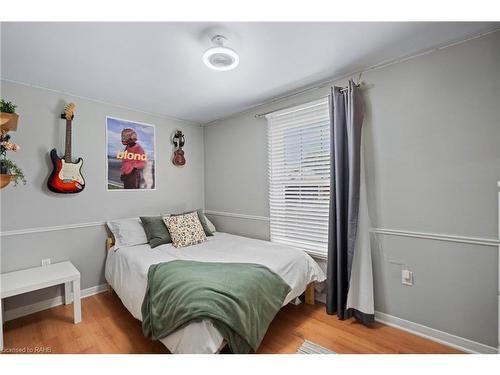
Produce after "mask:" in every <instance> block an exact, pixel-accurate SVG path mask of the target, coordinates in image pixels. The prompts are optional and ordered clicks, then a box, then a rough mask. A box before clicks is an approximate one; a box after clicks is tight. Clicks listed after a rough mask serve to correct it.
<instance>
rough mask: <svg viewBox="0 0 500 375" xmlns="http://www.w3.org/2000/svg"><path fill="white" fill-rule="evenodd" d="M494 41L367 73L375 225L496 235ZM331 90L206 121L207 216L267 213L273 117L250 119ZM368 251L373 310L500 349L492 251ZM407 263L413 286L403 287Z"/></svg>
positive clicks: (435, 244) (237, 225)
mask: <svg viewBox="0 0 500 375" xmlns="http://www.w3.org/2000/svg"><path fill="white" fill-rule="evenodd" d="M499 46H500V33H495V34H492V35H489V36H485V37H482V38H479V39H475V40H472V41H468V42H465V43H463V44H460V45H456V46H452V47H449V48H446V49H443V50H440V51H437V52H434V53H431V54H428V55H424V56H420V57H417V58H415V59H412V60H409V61H406V62H404V63H399V64H395V65H392V66H388V67H386V68H383V69H379V70H375V71H372V72H369V73H366V74H365V75H364V76H363V80H364V81H366V82H367V83H369V84H370V85H372V87H371V88H369V89H367V90H366V92H365V97H366V103H367V107H368V108H367V115H366V121H365V124H364V131H365V132H366V133H365V134H366V136H367V137H366V139H367V142H366V157H367V160H366V163H367V174H368V175H367V184H368V194H369V200H370V206H371V207H370V208H371V216H372V217H373V223H372V224H373V226H374V227H379V228H388V229H400V230H408V231H421V232H430V233H445V234H454V235H461V236H474V237H486V238H496V237H497V236H498V234H497V228H498V219H497V207H498V206H497V188H496V181H498V180H500V110H499V108H500V102H499V98H500V48H499ZM338 84H339V85H342V84H345V82H338ZM326 94H328V88H325V89H319V90H316V91H315V92H310V93H308V94H304V95H300V96H297V97H294V98H290V99H288V100H285V101H281V102H279V103H274V104H272V105H267V106H262V107H260V108H257V109H255V110H252V111H249V112H247V113H243V114H239V115H236V116H233V117H231V118H228V119H226V120H222V121H219V122H216V123H213V124H210V125H208V126H207V127H206V128H205V200H206V204H205V207H206V209H207V210H213V211H224V212H231V213H239V214H247V215H258V216H269V207H268V196H267V138H266V121H265V119H255V118H254V115H255V114H256V113H260V112H267V111H270V110H273V109H277V108H280V107H284V106H285V107H286V106H289V105H294V104H300V103H304V102H307V101H308V100H312V99H316V98H318V97H320V96H322V95H326ZM211 218H212V219H213V220H214V221H215V223H216V224H217V225H218V226H219V228H218V229H220V230H222V231H228V232H233V233H237V234H242V235H249V236H252V237H258V238H268V237H269V226H268V223H266V222H264V221H255V220H248V219H233V218H230V217H224V216H212V217H211ZM372 249H373V256H374V273H375V276H374V277H375V299H376V300H375V303H376V309H377V310H378V311H381V312H385V313H387V314H390V315H394V316H397V317H399V318H402V319H406V320H410V321H413V322H416V323H420V324H423V325H426V326H429V327H432V328H435V329H438V330H442V331H445V332H448V333H451V334H455V335H458V336H461V337H465V338H468V339H471V340H474V341H477V342H481V343H484V344H487V345H491V346H494V347H496V345H497V297H496V296H497V285H498V284H497V280H498V275H497V272H498V271H497V267H498V250H497V249H496V248H494V247H485V246H476V245H465V244H457V243H451V242H439V241H433V240H426V239H411V238H402V237H390V236H383V235H373V246H372ZM397 263H400V264H397ZM401 264H404V265H406V266H408V267H409V269H410V270H412V271H413V272H414V274H415V284H414V286H412V287H406V286H403V285H402V284H401V272H400V271H401V267H402V266H401Z"/></svg>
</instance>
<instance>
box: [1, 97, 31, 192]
mask: <svg viewBox="0 0 500 375" xmlns="http://www.w3.org/2000/svg"><path fill="white" fill-rule="evenodd" d="M15 109H16V106H15V105H14V104H12V103H11V102H7V101H5V100H3V99H1V100H0V111H1V117H0V189H1V188H4V187H5V186H7V185H8V184H9V183H10V182H11V181H13V182H14V186H16V185H17V184H18V183H19V182H22V183H23V184H26V178H25V177H24V173H23V171H22V169H21V168H19V167H18V166H17V164H16V163H14V162H13V161H12V160H10V159H9V158H7V151H14V152H15V151H18V150H19V149H20V147H19V145H17V144H15V143H12V142H10V135H9V134H8V133H9V131H10V130H16V129H17V120H18V118H19V116H18V115H17V114H16V113H15V112H14V111H15Z"/></svg>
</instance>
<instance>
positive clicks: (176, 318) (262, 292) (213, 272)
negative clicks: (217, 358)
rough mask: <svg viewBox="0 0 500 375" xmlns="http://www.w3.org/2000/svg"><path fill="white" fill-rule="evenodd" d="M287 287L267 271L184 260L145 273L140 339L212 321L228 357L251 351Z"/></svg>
mask: <svg viewBox="0 0 500 375" xmlns="http://www.w3.org/2000/svg"><path fill="white" fill-rule="evenodd" d="M289 292H290V287H289V286H288V284H287V283H285V281H283V279H282V278H281V277H280V276H278V275H277V274H275V273H274V272H272V271H270V270H269V269H268V268H267V267H264V266H261V265H258V264H248V263H206V262H194V261H185V260H175V261H172V262H166V263H159V264H154V265H152V266H151V267H149V272H148V287H147V290H146V295H145V296H144V301H143V303H142V329H143V331H144V335H145V336H147V337H149V338H151V339H153V340H159V339H161V338H163V337H166V336H168V335H170V334H171V333H173V332H174V331H176V330H178V329H180V328H182V327H184V326H186V325H187V324H189V323H191V322H193V321H200V320H203V319H208V320H211V321H212V322H213V324H214V326H215V327H216V328H217V329H218V330H219V332H220V333H221V334H222V336H223V337H224V338H225V339H226V341H227V342H228V344H229V348H230V349H231V351H232V352H233V353H249V352H251V351H252V350H253V351H256V350H257V348H258V347H259V345H260V342H261V341H262V339H263V338H264V335H265V333H266V331H267V328H268V326H269V324H270V323H271V321H272V320H273V318H274V316H275V315H276V313H277V312H278V311H279V309H280V308H281V306H282V304H283V301H284V299H285V297H286V296H287V294H288V293H289Z"/></svg>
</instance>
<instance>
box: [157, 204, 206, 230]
mask: <svg viewBox="0 0 500 375" xmlns="http://www.w3.org/2000/svg"><path fill="white" fill-rule="evenodd" d="M195 211H196V213H197V214H198V219H200V223H201V226H202V227H203V231H204V232H205V236H207V237H210V236H213V235H214V234H213V233H212V231H211V230H210V226H209V224H208V223H207V218H206V216H205V214H204V213H203V209H201V208H200V209H198V210H193V211H188V212H183V213H182V214H172V215H170V216H179V215H185V214H190V213H191V212H195ZM165 216H169V215H165Z"/></svg>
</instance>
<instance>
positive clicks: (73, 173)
mask: <svg viewBox="0 0 500 375" xmlns="http://www.w3.org/2000/svg"><path fill="white" fill-rule="evenodd" d="M74 111H75V104H74V103H69V104H68V105H66V107H64V113H62V114H61V118H62V119H65V120H66V145H65V150H64V157H63V158H60V157H59V156H58V155H57V151H56V149H55V148H53V149H52V151H50V159H51V160H52V164H53V170H52V174H51V175H50V177H49V179H48V181H47V186H48V188H49V189H50V190H51V191H53V192H54V193H62V194H73V193H79V192H81V191H82V190H83V189H84V187H85V180H84V179H83V176H82V172H81V169H82V165H83V160H82V158H78V159H77V160H76V162H75V163H74V162H73V161H72V160H71V121H72V120H73V117H74V116H75V115H74Z"/></svg>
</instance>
